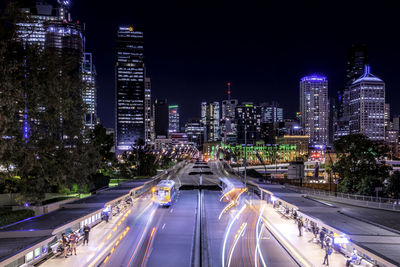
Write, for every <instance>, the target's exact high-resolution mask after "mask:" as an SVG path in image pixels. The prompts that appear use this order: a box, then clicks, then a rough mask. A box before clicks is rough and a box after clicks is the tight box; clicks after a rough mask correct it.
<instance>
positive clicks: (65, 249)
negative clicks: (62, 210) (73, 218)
mask: <svg viewBox="0 0 400 267" xmlns="http://www.w3.org/2000/svg"><path fill="white" fill-rule="evenodd" d="M61 240H62V245H63V248H64V257H65V258H67V253H68V245H69V244H68V238H67V236H66V235H65V234H62V236H61Z"/></svg>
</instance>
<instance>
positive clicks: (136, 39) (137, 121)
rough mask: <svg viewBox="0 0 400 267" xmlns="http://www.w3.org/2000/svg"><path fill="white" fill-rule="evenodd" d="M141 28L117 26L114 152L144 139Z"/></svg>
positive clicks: (123, 149) (143, 71) (128, 147)
mask: <svg viewBox="0 0 400 267" xmlns="http://www.w3.org/2000/svg"><path fill="white" fill-rule="evenodd" d="M143 44H144V41H143V31H141V30H139V29H137V28H135V27H133V26H120V27H119V29H118V32H117V40H116V50H117V51H116V52H117V58H116V66H115V78H116V90H115V92H116V98H115V99H116V103H115V109H116V112H115V116H116V119H115V123H116V127H115V128H116V135H115V138H116V145H117V152H118V153H119V152H123V151H127V150H131V149H132V145H134V144H135V142H136V141H138V140H139V139H142V140H145V68H144V49H143Z"/></svg>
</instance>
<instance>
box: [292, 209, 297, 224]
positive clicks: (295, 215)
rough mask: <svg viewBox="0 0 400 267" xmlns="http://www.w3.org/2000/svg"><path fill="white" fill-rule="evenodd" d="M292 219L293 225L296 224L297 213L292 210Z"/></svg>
mask: <svg viewBox="0 0 400 267" xmlns="http://www.w3.org/2000/svg"><path fill="white" fill-rule="evenodd" d="M293 219H294V223H296V222H297V211H296V210H294V212H293Z"/></svg>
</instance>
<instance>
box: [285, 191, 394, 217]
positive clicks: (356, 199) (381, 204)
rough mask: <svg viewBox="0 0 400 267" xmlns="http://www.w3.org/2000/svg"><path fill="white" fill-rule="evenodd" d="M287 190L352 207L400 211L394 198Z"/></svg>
mask: <svg viewBox="0 0 400 267" xmlns="http://www.w3.org/2000/svg"><path fill="white" fill-rule="evenodd" d="M285 187H286V188H288V189H291V190H293V191H296V192H299V193H302V194H306V195H310V196H317V197H319V198H322V199H327V200H332V201H336V202H343V203H348V204H352V205H357V206H362V207H369V208H378V209H389V210H398V211H400V200H399V199H394V198H384V197H373V196H363V195H355V194H348V193H342V192H336V195H335V192H331V191H325V190H318V189H313V188H304V187H299V186H293V185H285Z"/></svg>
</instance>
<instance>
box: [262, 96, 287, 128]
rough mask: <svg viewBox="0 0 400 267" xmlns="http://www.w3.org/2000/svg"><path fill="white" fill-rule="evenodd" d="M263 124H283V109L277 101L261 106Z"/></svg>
mask: <svg viewBox="0 0 400 267" xmlns="http://www.w3.org/2000/svg"><path fill="white" fill-rule="evenodd" d="M261 122H262V123H276V122H283V108H281V107H280V106H279V104H278V103H277V102H275V101H273V102H271V103H262V104H261Z"/></svg>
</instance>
